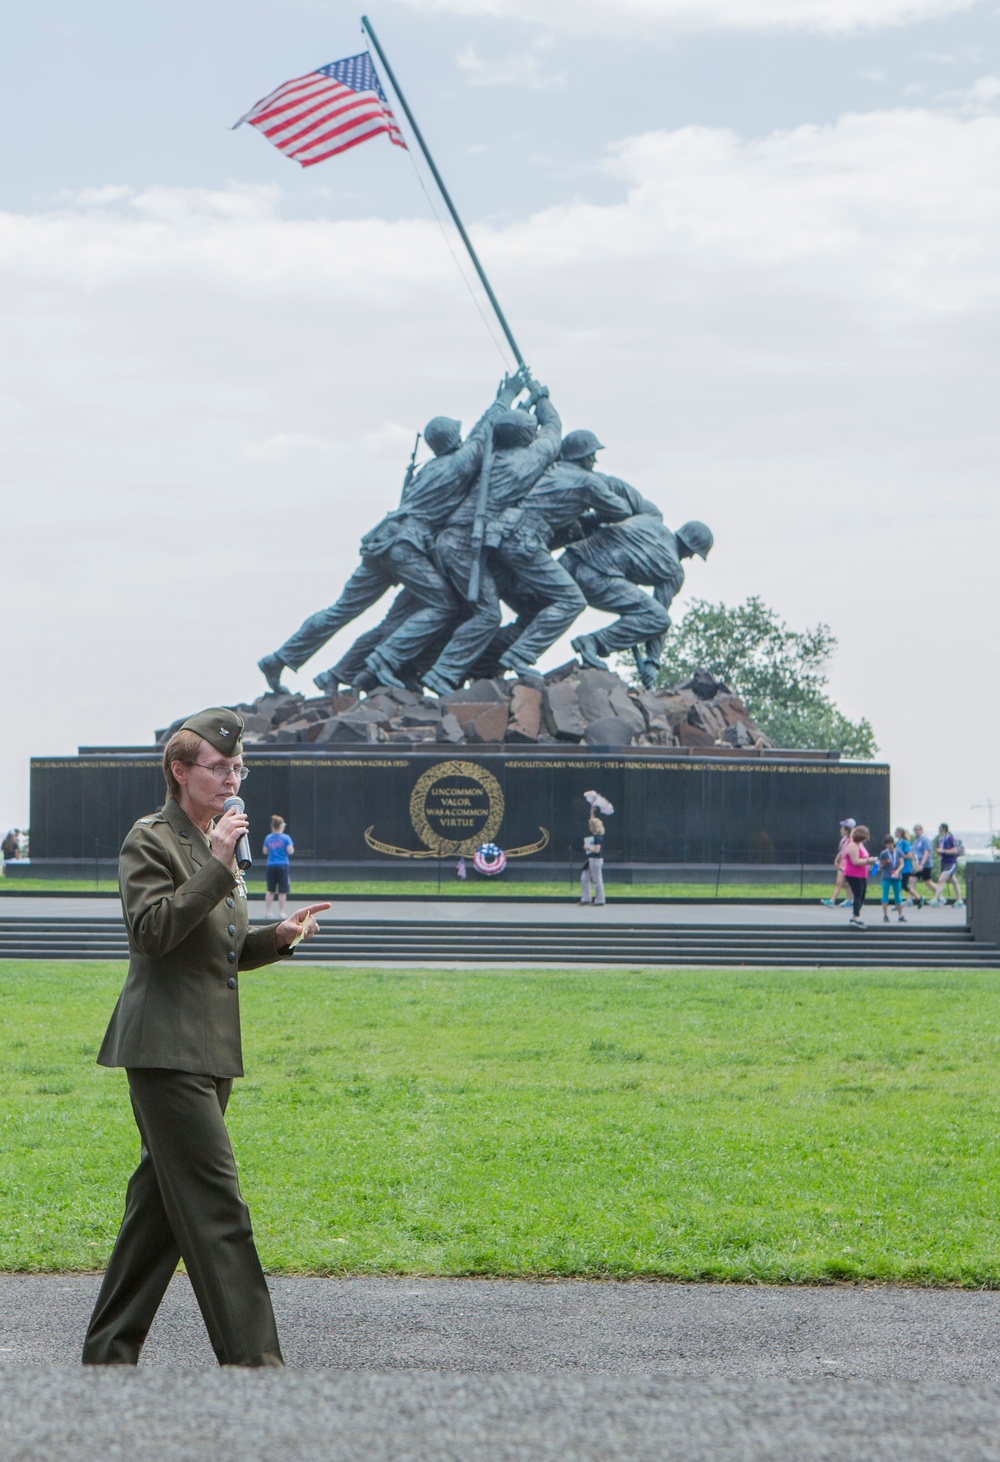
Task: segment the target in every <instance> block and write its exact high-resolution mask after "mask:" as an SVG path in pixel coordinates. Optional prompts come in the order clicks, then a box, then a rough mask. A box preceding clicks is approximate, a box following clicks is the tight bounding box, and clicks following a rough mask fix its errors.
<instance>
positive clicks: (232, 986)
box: [229, 975, 236, 990]
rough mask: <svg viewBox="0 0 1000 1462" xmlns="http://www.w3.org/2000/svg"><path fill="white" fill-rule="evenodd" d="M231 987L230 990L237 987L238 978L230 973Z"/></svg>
mask: <svg viewBox="0 0 1000 1462" xmlns="http://www.w3.org/2000/svg"><path fill="white" fill-rule="evenodd" d="M229 988H230V990H235V989H236V979H235V976H233V975H230V976H229Z"/></svg>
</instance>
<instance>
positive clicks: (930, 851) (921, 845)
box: [910, 822, 938, 909]
mask: <svg viewBox="0 0 1000 1462" xmlns="http://www.w3.org/2000/svg"><path fill="white" fill-rule="evenodd" d="M910 856H911V858H912V859H913V881H912V884H911V888H912V890H913V891H912V892H911V894H910V898H911V900H912V902H913V903H915V904H916V906H917V908H918V909H921V908H923V906H924V904H925V903H927V902H928V890H929V891H930V896H931V897H936V896H937V891H938V886H937V884H936V883H935V882H934V844H933V843H932V842H931V840H930V838H929V837H928V836H927V835H926V833H925V832H924V829H923V826H922V824H921V823H919V822H915V823H914V824H913V842H912V844H911V845H910ZM918 888H919V889H922V890H923V892H922V894H918V893H917V889H918Z"/></svg>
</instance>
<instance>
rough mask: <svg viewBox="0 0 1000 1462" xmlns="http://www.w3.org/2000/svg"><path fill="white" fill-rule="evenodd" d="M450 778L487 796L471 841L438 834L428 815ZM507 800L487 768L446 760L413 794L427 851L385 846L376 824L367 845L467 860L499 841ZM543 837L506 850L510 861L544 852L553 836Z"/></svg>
mask: <svg viewBox="0 0 1000 1462" xmlns="http://www.w3.org/2000/svg"><path fill="white" fill-rule="evenodd" d="M447 777H465V778H466V779H467V780H468V781H470V782H475V783H476V784H477V786H479V787H481V788H482V790H483V792H485V794H486V799H487V803H488V808H487V812H486V816H485V818H484V820H483V824H482V826H481V827H480V829H479V831H478V832H476V833H474V834H472V835H471V836H470V837H467V838H445V837H442V836H441V834H440V833H438V832H435V830H434V828H433V827H432V826H431V823H430V818H429V817H428V813H427V800H428V797H429V796H430V793H431V791H432V790H433V789H434V787H436V786H437V785H438V783H439V782H442V781H444V780H445V779H446V778H447ZM503 814H504V798H503V788H502V787H501V786H500V783H499V782H498V781H497V779H496V777H495V776H493V774H492V772H488V771H487V770H486V769H485V767H480V766H477V765H476V763H475V762H472V761H442V762H438V763H437V765H436V766H433V767H431V768H430V769H429V770H428V771H426V772H424V773H423V775H422V776H420V777H418V778H417V781H416V783H415V785H414V788H413V791H412V792H411V794H410V821H411V823H412V824H413V830H414V832H415V833H416V835H417V837H418V838H419V839H420V841H421V842H422V843H423V845H424V846H423V848H420V849H416V848H414V849H410V848H397V847H394V846H393V845H392V844H391V843H383V842H381V841H380V840H379V839H378V838H376V837H375V836H374V832H375V825H374V823H373V824H372V826H371V827H368V828H366V829H365V842H366V843H367V844H368V846H369V848H372V849H374V850H375V851H376V852H378V853H389V854H390V855H391V856H392V857H395V858H442V857H448V856H450V855H453V854H460V855H462V856H463V857H464V856H466V855H470V856H471V854H473V853H475V851H476V849H477V848H479V847H481V845H482V844H483V843H492V842H495V841H496V837H497V834H498V833H499V831H500V824H501V823H502V822H503ZM538 831H539V833H540V834H541V837H540V838H539V839H538V841H537V842H534V843H530V844H528V845H526V846H525V847H523V848H508V849H505V852H506V853H507V857H508V858H525V857H528V856H530V855H531V854H532V853H540V852H541V851H542V849H543V848H545V847H546V846H547V845H548V841H549V834H548V830H547V829H546V828H543V827H540V828H539V829H538Z"/></svg>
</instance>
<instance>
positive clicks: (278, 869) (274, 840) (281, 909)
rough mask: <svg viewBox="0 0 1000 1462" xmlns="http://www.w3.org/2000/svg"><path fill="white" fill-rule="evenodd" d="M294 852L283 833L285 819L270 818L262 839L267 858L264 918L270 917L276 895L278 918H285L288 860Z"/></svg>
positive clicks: (289, 840)
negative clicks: (268, 826) (269, 826)
mask: <svg viewBox="0 0 1000 1462" xmlns="http://www.w3.org/2000/svg"><path fill="white" fill-rule="evenodd" d="M294 852H295V844H294V843H293V842H292V840H291V838H290V837H289V836H288V834H287V833H286V832H285V819H284V818H283V817H279V816H278V814H277V813H275V814H274V816H273V817H272V818H271V831H270V832H269V833H268V835H267V837H266V838H265V839H264V853H265V856H266V857H267V894H266V895H265V898H264V918H265V919H269V918H270V917H271V903H272V900H273V899H274V895H275V894H277V895H278V916H279V918H282V919H283V918H284V917H285V900H286V898H287V897H288V895H289V892H290V890H291V873H290V871H289V870H290V865H289V862H288V860H289V858H290V857H291V856H292V854H293V853H294Z"/></svg>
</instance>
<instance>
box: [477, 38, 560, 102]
mask: <svg viewBox="0 0 1000 1462" xmlns="http://www.w3.org/2000/svg"><path fill="white" fill-rule="evenodd" d="M455 64H456V65H457V66H458V69H459V71H461V72H463V73H464V75H465V79H466V81H467V82H468V84H469V85H470V86H518V87H523V88H526V89H527V90H528V91H545V90H546V89H547V88H548V87H550V86H565V85H566V77H565V76H564V75H563V74H562V73H561V72H553V71H546V70H545V69H544V65H543V61H542V57H540V56H539V55H538V52H537V50H532V51H519V52H516V53H515V54H514V55H512V56H503V57H500V58H497V59H495V60H494V59H490V60H488V61H484V60H483V59H482V58H481V57H480V56H479V54H478V53H477V51H476V49H475V47H474V46H472V45H468V46H463V48H462V50H461V51H459V53H458V55H457V56H456V57H455Z"/></svg>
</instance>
